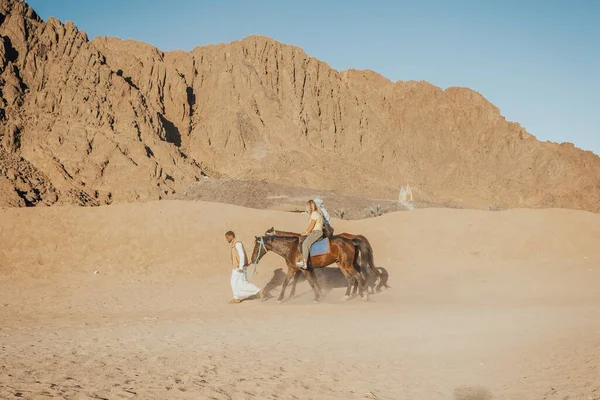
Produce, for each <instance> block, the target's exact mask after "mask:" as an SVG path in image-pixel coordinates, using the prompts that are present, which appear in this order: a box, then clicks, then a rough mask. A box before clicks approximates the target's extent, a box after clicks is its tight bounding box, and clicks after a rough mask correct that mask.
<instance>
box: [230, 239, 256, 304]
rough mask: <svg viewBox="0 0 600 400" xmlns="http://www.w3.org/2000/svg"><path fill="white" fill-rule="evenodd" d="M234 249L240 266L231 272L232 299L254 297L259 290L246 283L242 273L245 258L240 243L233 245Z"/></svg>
mask: <svg viewBox="0 0 600 400" xmlns="http://www.w3.org/2000/svg"><path fill="white" fill-rule="evenodd" d="M235 248H236V250H237V252H238V255H239V258H240V264H239V266H238V268H234V269H233V271H231V290H232V291H233V298H234V299H238V300H240V299H244V298H246V297H250V296H254V295H255V294H257V293H258V292H260V289H259V288H257V287H256V286H254V285H253V284H252V283H250V282H248V278H247V276H246V274H245V273H244V265H246V256H245V255H244V248H243V247H242V244H241V243H240V242H237V243H236V244H235Z"/></svg>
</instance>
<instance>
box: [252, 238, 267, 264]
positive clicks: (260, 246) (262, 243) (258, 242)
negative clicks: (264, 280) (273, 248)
mask: <svg viewBox="0 0 600 400" xmlns="http://www.w3.org/2000/svg"><path fill="white" fill-rule="evenodd" d="M270 238H271V237H270V236H256V237H255V240H254V250H252V256H251V257H250V262H251V263H258V262H259V261H260V259H261V258H263V257H264V256H265V254H267V252H268V251H269V250H268V248H267V246H268V245H269V244H270V243H269V242H270V240H269V239H270Z"/></svg>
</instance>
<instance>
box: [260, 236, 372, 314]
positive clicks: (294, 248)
mask: <svg viewBox="0 0 600 400" xmlns="http://www.w3.org/2000/svg"><path fill="white" fill-rule="evenodd" d="M299 242H300V238H299V237H298V236H275V235H272V236H261V237H257V238H256V241H255V243H254V250H253V251H252V256H251V257H250V261H251V262H252V263H255V264H257V263H258V262H259V261H260V259H261V258H262V257H263V256H264V255H265V254H266V253H267V252H268V251H272V252H273V253H275V254H277V255H279V256H281V257H283V259H284V260H285V262H286V265H287V267H288V273H287V276H286V277H285V280H284V282H283V285H282V287H281V293H280V294H279V298H278V299H277V302H281V301H282V300H283V298H284V296H285V289H286V287H287V285H288V284H289V282H290V279H291V278H292V276H294V274H295V273H296V272H298V271H301V272H302V273H303V274H304V276H305V277H306V280H308V283H309V284H310V286H311V288H312V289H313V292H314V293H315V302H316V301H319V300H320V299H321V288H320V286H319V283H318V281H317V277H316V275H315V272H314V268H323V267H326V266H328V265H331V264H333V263H337V266H338V268H339V269H340V270H341V271H342V273H343V274H344V276H345V277H346V280H347V282H348V285H347V288H346V295H345V296H344V300H347V299H349V298H350V290H351V289H352V282H353V281H354V280H356V281H358V282H359V285H358V289H359V295H360V297H361V298H362V299H364V300H368V294H365V293H364V287H363V282H362V279H361V276H360V273H359V272H358V268H356V267H355V263H356V258H357V252H356V248H355V245H354V243H353V242H352V241H351V240H349V239H346V238H343V237H335V238H331V240H330V242H329V249H330V251H329V253H328V254H322V255H318V256H312V257H310V261H309V267H308V269H307V270H302V269H300V268H299V267H298V266H297V265H296V262H297V261H298V260H300V259H301V257H302V252H301V251H300V246H299Z"/></svg>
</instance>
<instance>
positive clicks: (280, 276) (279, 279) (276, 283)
mask: <svg viewBox="0 0 600 400" xmlns="http://www.w3.org/2000/svg"><path fill="white" fill-rule="evenodd" d="M285 277H286V275H285V273H284V272H283V268H278V269H276V270H275V271H273V276H272V277H271V280H270V281H269V282H267V284H266V285H265V287H264V288H263V293H264V297H263V300H267V299H270V298H271V297H274V296H273V295H271V292H272V291H273V290H275V289H277V288H278V287H280V286H281V285H283V282H284V281H285Z"/></svg>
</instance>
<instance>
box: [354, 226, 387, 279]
mask: <svg viewBox="0 0 600 400" xmlns="http://www.w3.org/2000/svg"><path fill="white" fill-rule="evenodd" d="M352 242H353V243H354V245H355V247H356V248H357V249H358V251H359V252H360V258H361V263H360V264H361V265H360V266H361V270H362V271H364V272H363V274H362V275H363V279H365V281H367V276H366V270H367V269H368V270H369V271H370V272H371V273H372V274H373V275H374V276H375V280H374V281H373V286H375V282H376V281H377V279H378V278H379V281H381V273H380V272H379V270H378V269H377V268H375V261H374V259H373V249H372V248H371V245H370V243H369V241H368V240H367V238H365V237H364V236H359V237H356V238H354V239H352ZM377 287H380V285H378V286H377Z"/></svg>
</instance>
